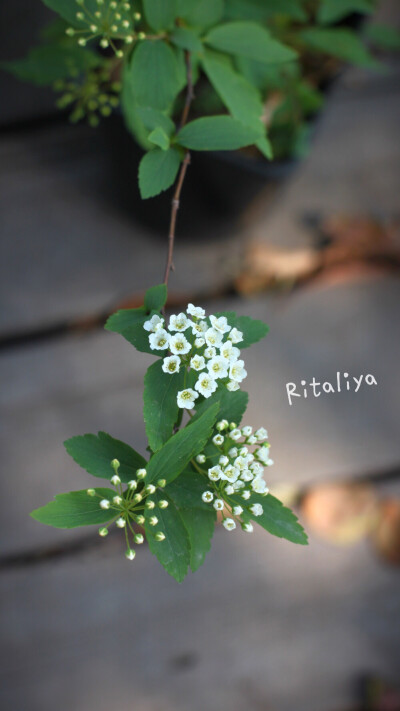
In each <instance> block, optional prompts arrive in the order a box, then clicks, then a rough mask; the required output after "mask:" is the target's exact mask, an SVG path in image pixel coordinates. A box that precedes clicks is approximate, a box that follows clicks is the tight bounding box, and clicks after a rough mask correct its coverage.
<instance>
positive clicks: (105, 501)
mask: <svg viewBox="0 0 400 711" xmlns="http://www.w3.org/2000/svg"><path fill="white" fill-rule="evenodd" d="M110 506H111V504H110V502H109V500H108V499H102V500H101V501H100V508H101V509H109V508H110Z"/></svg>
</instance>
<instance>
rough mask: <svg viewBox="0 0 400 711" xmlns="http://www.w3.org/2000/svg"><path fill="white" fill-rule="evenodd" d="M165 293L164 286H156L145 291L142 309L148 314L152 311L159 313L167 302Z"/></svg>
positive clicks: (165, 286)
mask: <svg viewBox="0 0 400 711" xmlns="http://www.w3.org/2000/svg"><path fill="white" fill-rule="evenodd" d="M167 292H168V290H167V285H166V284H157V286H151V287H150V289H147V291H146V293H145V295H144V308H145V309H146V311H147V313H148V314H150V313H151V312H152V311H161V309H162V308H163V306H165V304H166V301H167Z"/></svg>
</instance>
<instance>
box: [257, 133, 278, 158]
mask: <svg viewBox="0 0 400 711" xmlns="http://www.w3.org/2000/svg"><path fill="white" fill-rule="evenodd" d="M256 146H257V148H258V150H259V151H260V152H261V153H262V154H263V156H265V158H268V160H272V159H273V157H274V151H273V148H272V145H271V141H270V140H269V138H267V136H263V137H262V138H260V139H259V140H258V141H257V143H256Z"/></svg>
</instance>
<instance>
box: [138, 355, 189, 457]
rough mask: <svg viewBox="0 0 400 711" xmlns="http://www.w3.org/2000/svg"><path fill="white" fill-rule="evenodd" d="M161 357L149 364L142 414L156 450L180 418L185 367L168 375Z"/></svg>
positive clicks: (150, 439)
mask: <svg viewBox="0 0 400 711" xmlns="http://www.w3.org/2000/svg"><path fill="white" fill-rule="evenodd" d="M162 364H163V361H162V360H157V361H156V362H155V363H153V365H151V366H150V367H149V369H148V370H147V373H146V375H145V378H144V392H143V401H144V407H143V416H144V421H145V425H146V434H147V439H148V441H149V446H150V449H151V450H152V451H153V452H156V451H157V450H158V449H160V447H162V446H163V444H165V442H166V441H167V440H168V439H169V438H170V437H171V436H172V430H173V428H174V424H175V423H176V421H177V419H178V414H179V408H178V404H177V401H176V396H177V393H178V390H183V387H184V385H183V381H184V377H185V371H184V368H181V370H180V372H179V373H173V374H172V375H169V374H167V373H164V372H163V370H162Z"/></svg>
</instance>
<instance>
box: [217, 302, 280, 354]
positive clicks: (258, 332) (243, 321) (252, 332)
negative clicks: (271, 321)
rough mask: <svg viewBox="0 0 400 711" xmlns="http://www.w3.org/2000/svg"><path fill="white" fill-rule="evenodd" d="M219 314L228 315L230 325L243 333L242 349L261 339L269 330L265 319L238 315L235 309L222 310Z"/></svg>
mask: <svg viewBox="0 0 400 711" xmlns="http://www.w3.org/2000/svg"><path fill="white" fill-rule="evenodd" d="M217 316H226V318H227V319H228V323H229V325H230V326H232V328H237V329H238V331H241V332H242V333H243V341H241V342H240V343H238V347H239V348H240V349H242V348H248V347H249V346H251V345H252V344H253V343H257V341H261V339H262V338H264V337H265V336H266V335H267V333H268V331H269V328H268V326H267V324H266V323H264V322H263V321H259V320H258V319H255V318H250V316H237V315H236V314H235V312H234V311H220V312H219V313H218V314H217Z"/></svg>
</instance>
